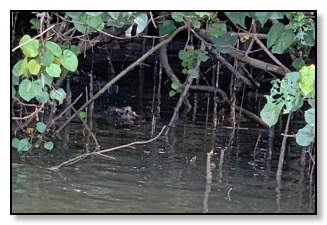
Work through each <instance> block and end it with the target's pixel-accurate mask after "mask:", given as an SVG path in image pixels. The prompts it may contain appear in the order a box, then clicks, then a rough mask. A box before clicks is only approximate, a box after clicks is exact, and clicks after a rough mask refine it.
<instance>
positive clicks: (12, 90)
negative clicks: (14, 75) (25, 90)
mask: <svg viewBox="0 0 327 225" xmlns="http://www.w3.org/2000/svg"><path fill="white" fill-rule="evenodd" d="M15 96H16V89H15V87H14V85H12V86H11V97H15Z"/></svg>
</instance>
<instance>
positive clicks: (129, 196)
mask: <svg viewBox="0 0 327 225" xmlns="http://www.w3.org/2000/svg"><path fill="white" fill-rule="evenodd" d="M185 128H186V129H185ZM157 132H158V130H157ZM212 132H214V135H212ZM150 133H151V126H150V125H147V126H139V127H134V128H130V130H125V129H121V128H119V129H117V128H112V127H111V128H110V129H108V128H107V130H98V131H97V132H96V135H97V138H98V141H99V143H100V145H101V146H103V147H104V146H105V147H113V146H116V145H120V144H125V143H129V142H132V141H135V140H145V139H148V137H149V136H150ZM172 134H173V135H172V136H169V137H162V138H160V139H159V140H157V141H156V142H153V143H149V144H148V145H144V146H136V149H129V148H128V149H121V150H119V151H116V152H113V153H112V156H114V157H115V158H116V160H109V159H106V158H100V157H90V158H86V159H84V160H83V161H80V162H78V163H76V164H73V165H71V166H68V167H64V168H62V169H61V170H60V172H59V173H58V172H53V171H49V170H45V169H41V168H38V167H35V166H28V165H24V166H23V165H18V164H13V167H12V203H13V204H12V206H13V210H12V211H13V213H23V212H25V213H42V212H43V213H201V212H206V213H275V212H280V213H310V212H314V211H315V208H314V207H315V206H314V204H312V199H310V198H312V196H309V193H308V192H309V190H310V186H309V183H308V179H307V177H306V176H307V173H304V172H303V170H300V167H299V165H300V164H299V160H300V159H299V157H298V155H299V154H300V150H299V151H298V150H297V149H294V150H292V152H293V154H294V155H291V156H290V157H289V158H288V160H287V164H286V165H285V167H284V169H283V175H282V177H281V180H280V181H281V185H280V189H279V193H280V196H276V189H275V188H276V186H277V184H276V178H275V174H276V169H277V162H278V153H273V155H272V159H271V160H267V159H266V158H264V156H265V153H266V151H264V149H262V146H260V143H259V144H258V148H257V150H256V157H254V156H253V148H254V146H255V141H256V140H257V137H258V135H259V132H255V131H248V130H239V136H238V137H237V138H236V140H235V143H234V144H233V146H231V148H227V146H226V143H228V141H229V139H230V131H229V130H227V129H223V128H218V129H217V130H216V131H212V130H210V129H203V126H201V125H200V126H199V125H195V124H187V123H186V124H184V125H183V126H178V127H177V128H175V129H174V130H173V132H172ZM108 136H110V138H108ZM208 137H209V138H208ZM70 138H71V141H70V142H69V143H70V144H69V143H65V142H63V146H62V147H63V148H62V149H60V147H61V146H59V147H57V150H56V151H57V153H56V154H58V156H59V155H60V156H61V155H65V151H68V150H67V148H64V145H65V146H66V147H68V148H69V149H72V148H76V143H75V144H74V142H75V141H73V139H74V138H75V139H76V140H81V139H82V137H80V136H78V135H76V134H73V132H72V133H71V135H70ZM210 138H214V140H213V141H212V140H210ZM249 140H254V141H251V142H249ZM72 145H75V147H73V146H72ZM262 145H264V144H262ZM80 147H82V145H80ZM211 149H213V152H212V154H211V155H210V159H209V161H208V154H207V152H210V150H211ZM74 151H75V152H76V150H74ZM74 151H70V152H74ZM296 151H298V154H297V155H296V156H295V154H296ZM81 152H83V151H81ZM70 154H71V153H70ZM67 155H69V153H67V154H66V155H65V156H64V157H67ZM62 159H63V158H62ZM62 159H60V160H61V161H62ZM192 159H193V161H192ZM195 159H196V160H195ZM254 159H255V160H254ZM61 161H60V162H61ZM60 162H58V161H57V162H53V163H54V164H58V163H60ZM213 165H217V166H216V167H215V166H213ZM209 167H210V170H209V171H208V168H209ZM276 200H278V202H277V204H276Z"/></svg>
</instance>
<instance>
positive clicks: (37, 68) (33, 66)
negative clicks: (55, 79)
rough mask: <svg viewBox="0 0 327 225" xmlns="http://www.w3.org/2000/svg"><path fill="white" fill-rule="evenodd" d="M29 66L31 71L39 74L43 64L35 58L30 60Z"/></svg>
mask: <svg viewBox="0 0 327 225" xmlns="http://www.w3.org/2000/svg"><path fill="white" fill-rule="evenodd" d="M27 67H28V70H29V71H30V73H31V74H33V75H37V74H38V73H39V72H40V69H41V65H40V64H39V63H38V62H37V61H36V60H35V59H32V60H30V61H29V62H28V63H27Z"/></svg>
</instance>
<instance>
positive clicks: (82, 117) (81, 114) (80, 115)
mask: <svg viewBox="0 0 327 225" xmlns="http://www.w3.org/2000/svg"><path fill="white" fill-rule="evenodd" d="M78 115H79V117H80V118H81V119H84V118H85V117H86V115H87V114H86V112H85V111H81V112H80V113H79V114H78Z"/></svg>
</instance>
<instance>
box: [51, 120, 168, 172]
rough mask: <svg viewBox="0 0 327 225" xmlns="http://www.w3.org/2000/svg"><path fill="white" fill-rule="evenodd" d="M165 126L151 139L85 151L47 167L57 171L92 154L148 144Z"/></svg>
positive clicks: (156, 137) (155, 138) (101, 153)
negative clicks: (56, 164)
mask: <svg viewBox="0 0 327 225" xmlns="http://www.w3.org/2000/svg"><path fill="white" fill-rule="evenodd" d="M165 128H166V126H163V127H162V129H161V131H160V132H159V134H158V135H157V136H155V137H154V138H151V139H149V140H147V141H134V142H132V143H129V144H126V145H119V146H116V147H113V148H108V149H104V150H100V151H94V152H88V153H84V154H82V155H78V156H76V157H75V158H72V159H70V160H67V161H65V162H63V163H61V164H60V165H58V166H52V167H50V168H47V169H48V170H54V171H57V170H59V168H60V167H63V166H67V165H71V164H74V163H76V162H78V161H80V160H82V159H84V158H86V157H87V156H90V155H101V156H105V155H103V154H104V153H107V152H111V151H114V150H117V149H122V148H127V147H131V146H133V145H141V144H148V143H150V142H153V141H155V140H157V139H158V138H159V137H160V136H161V134H162V133H163V132H164V130H165ZM105 157H107V158H110V159H112V157H110V156H105Z"/></svg>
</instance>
